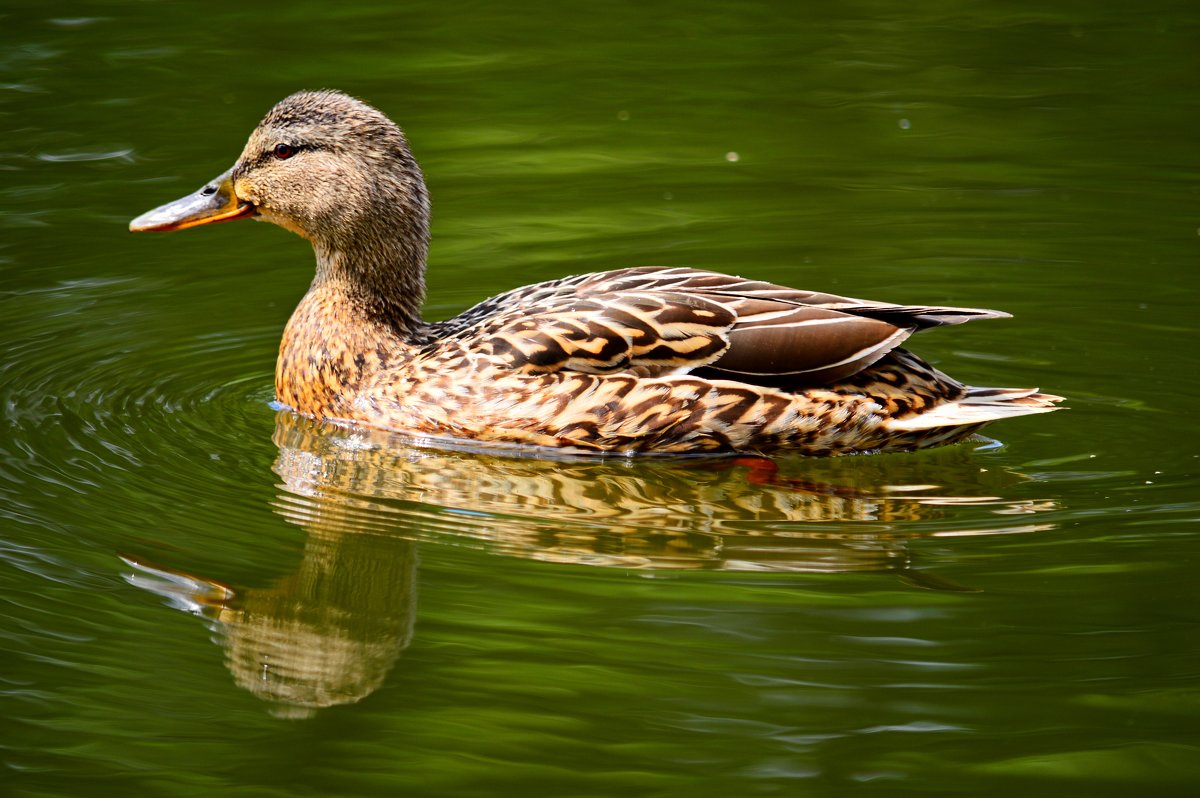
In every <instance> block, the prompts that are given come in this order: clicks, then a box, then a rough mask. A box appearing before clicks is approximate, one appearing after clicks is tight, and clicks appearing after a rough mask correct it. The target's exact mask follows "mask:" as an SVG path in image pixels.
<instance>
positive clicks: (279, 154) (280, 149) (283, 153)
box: [274, 144, 296, 161]
mask: <svg viewBox="0 0 1200 798" xmlns="http://www.w3.org/2000/svg"><path fill="white" fill-rule="evenodd" d="M274 152H275V157H276V158H278V159H279V160H281V161H283V160H286V159H288V158H291V157H292V156H293V155H295V154H296V148H295V147H293V146H292V145H291V144H276V145H275V150H274Z"/></svg>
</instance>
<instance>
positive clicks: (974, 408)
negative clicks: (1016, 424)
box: [887, 387, 1063, 431]
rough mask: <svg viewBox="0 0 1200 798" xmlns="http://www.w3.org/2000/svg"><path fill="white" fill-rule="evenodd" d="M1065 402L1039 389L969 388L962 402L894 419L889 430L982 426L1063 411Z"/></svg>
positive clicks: (955, 401)
mask: <svg viewBox="0 0 1200 798" xmlns="http://www.w3.org/2000/svg"><path fill="white" fill-rule="evenodd" d="M1061 401H1063V397H1061V396H1055V395H1054V394H1052V393H1042V392H1040V391H1039V390H1038V389H1037V388H974V387H968V388H967V392H966V394H965V395H964V396H963V397H962V398H960V399H956V400H954V401H952V402H946V403H944V404H941V405H938V406H937V407H935V408H933V409H932V410H927V411H925V412H924V413H914V414H913V415H910V416H905V417H902V418H893V419H891V420H889V421H888V422H887V426H888V428H889V429H891V430H896V431H916V430H929V429H937V428H939V427H967V426H978V425H981V424H986V423H988V422H989V421H999V420H1000V419H1004V418H1013V417H1015V416H1028V415H1033V414H1035V413H1049V412H1051V411H1053V410H1060V409H1061V408H1059V407H1056V405H1057V404H1058V403H1059V402H1061Z"/></svg>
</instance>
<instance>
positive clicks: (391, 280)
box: [131, 92, 1060, 455]
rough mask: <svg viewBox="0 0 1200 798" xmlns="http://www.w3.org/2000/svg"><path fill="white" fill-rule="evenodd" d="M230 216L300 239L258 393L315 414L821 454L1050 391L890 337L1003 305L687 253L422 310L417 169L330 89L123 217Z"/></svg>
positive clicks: (409, 427)
mask: <svg viewBox="0 0 1200 798" xmlns="http://www.w3.org/2000/svg"><path fill="white" fill-rule="evenodd" d="M206 197H211V198H212V199H211V200H205V199H204V198H206ZM205 202H208V203H209V204H208V205H206V206H204V207H203V208H202V209H201V210H199V211H197V207H198V205H203V204H204V203H205ZM249 215H256V216H258V217H260V218H263V219H265V220H267V221H271V222H274V223H276V224H279V225H281V226H283V227H285V228H287V229H289V230H292V231H294V232H296V233H298V234H300V235H302V236H304V237H305V238H307V239H308V240H309V241H311V242H312V244H313V247H314V249H315V251H316V254H317V273H316V277H315V279H314V281H313V284H312V286H311V287H310V288H309V291H308V293H307V294H306V295H305V297H304V299H303V300H302V301H301V303H300V305H299V307H298V308H297V309H296V312H295V313H294V314H293V316H292V318H291V320H290V321H289V322H288V325H287V328H286V330H285V331H284V336H283V342H282V344H281V346H280V354H279V362H278V366H277V370H276V392H277V395H278V398H279V401H280V402H282V403H284V404H286V405H288V406H290V407H292V408H293V409H294V410H296V411H297V412H299V413H303V414H306V415H311V416H315V417H319V418H332V419H343V420H347V421H352V422H356V423H363V424H368V425H372V426H377V427H385V428H390V429H394V430H399V431H403V432H406V433H410V434H415V435H418V436H428V437H433V438H466V439H472V440H478V441H484V442H489V443H500V444H531V445H537V446H548V447H560V448H561V447H566V448H570V449H575V450H580V451H595V452H663V453H670V452H760V451H769V450H774V449H781V448H787V449H793V450H797V451H800V452H803V453H806V454H814V455H826V454H844V453H849V452H859V451H875V450H883V451H894V450H909V449H916V448H920V447H925V446H933V445H938V444H942V443H949V442H952V441H956V440H960V439H962V438H964V437H967V436H969V435H970V434H972V433H973V432H974V431H976V430H977V429H979V428H980V427H981V426H982V425H984V424H986V423H988V422H990V421H994V420H997V419H1002V418H1007V417H1010V416H1018V415H1026V414H1031V413H1043V412H1047V411H1049V410H1053V409H1055V408H1054V404H1055V403H1056V402H1058V401H1060V397H1057V396H1052V395H1049V394H1042V393H1038V392H1037V391H1036V390H1035V389H1004V388H971V387H967V386H965V385H963V384H962V383H959V382H958V381H956V380H953V379H951V378H950V377H948V376H946V375H945V374H943V373H941V372H940V371H938V370H936V369H934V368H933V367H931V366H929V365H928V364H927V363H925V362H924V361H922V360H921V359H920V358H919V357H917V356H916V355H914V354H912V353H911V352H908V351H907V350H905V349H902V348H900V347H899V345H900V343H902V342H903V341H904V340H905V339H906V338H908V337H909V335H911V334H912V333H913V332H915V331H917V330H920V329H923V328H927V327H935V326H942V325H949V324H958V323H961V322H964V321H969V320H971V319H981V318H997V317H1002V316H1006V315H1007V314H1004V313H1001V312H998V311H991V310H981V309H974V308H946V307H924V306H906V305H894V304H889V303H882V302H872V301H868V300H860V299H853V298H850V297H842V296H836V295H833V294H822V293H815V292H810V291H800V290H796V289H791V288H786V287H783V286H777V285H771V284H769V283H762V282H757V281H752V280H744V279H742V278H740V277H733V276H729V275H724V274H717V273H713V272H706V271H700V270H695V269H686V268H655V267H647V268H634V269H621V270H617V271H611V272H605V273H600V274H590V275H580V276H575V277H567V278H563V279H560V280H554V281H550V282H546V283H540V284H537V285H532V286H527V287H525V288H520V289H516V290H514V291H510V292H508V293H505V294H502V295H500V296H497V297H494V298H492V299H489V300H486V301H485V302H482V303H480V304H479V305H476V306H475V307H474V308H471V309H470V310H468V311H466V312H465V313H463V314H461V315H459V316H457V317H455V318H453V319H449V320H447V321H443V322H437V323H427V322H424V321H422V320H421V316H420V309H421V304H422V302H423V300H424V290H425V289H424V270H425V257H426V252H427V250H428V236H429V233H428V231H429V202H428V197H427V194H426V191H425V185H424V181H423V178H422V176H421V172H420V169H419V167H418V166H417V163H416V161H415V160H414V159H413V157H412V154H411V152H410V151H409V148H408V144H407V142H406V141H405V138H404V135H403V133H402V132H401V131H400V128H399V127H397V126H396V125H395V124H393V123H392V122H391V120H389V119H388V118H387V117H386V116H384V115H383V114H382V113H380V112H379V111H377V110H375V109H374V108H371V107H370V106H368V105H366V104H365V103H362V102H360V101H358V100H355V99H352V98H350V97H347V96H345V95H343V94H340V93H337V92H302V93H299V94H295V95H293V96H291V97H289V98H287V99H286V100H284V101H283V102H281V103H279V104H278V105H277V106H275V108H273V109H272V110H271V111H270V113H268V114H267V116H266V117H265V118H264V119H263V121H262V123H260V125H259V126H258V128H257V129H256V130H255V131H254V133H253V134H252V135H251V137H250V140H249V142H248V143H247V145H246V148H245V150H244V151H243V153H242V156H241V158H240V159H239V160H238V162H237V163H236V164H235V166H234V167H233V168H232V169H231V170H230V171H229V172H228V173H226V175H223V176H222V177H221V178H219V179H218V181H217V182H216V183H214V184H211V185H210V186H206V187H205V188H204V189H202V190H201V192H200V193H199V194H198V195H196V196H194V197H190V198H184V199H183V200H180V201H178V202H177V203H172V204H170V205H167V206H164V207H163V208H160V209H156V210H154V211H151V212H150V213H148V214H145V215H144V216H142V217H139V219H137V220H135V221H134V223H133V224H132V225H131V227H132V228H133V229H135V230H151V229H179V228H181V227H187V226H192V225H194V224H203V223H207V222H211V221H220V220H223V219H232V218H239V217H242V216H249Z"/></svg>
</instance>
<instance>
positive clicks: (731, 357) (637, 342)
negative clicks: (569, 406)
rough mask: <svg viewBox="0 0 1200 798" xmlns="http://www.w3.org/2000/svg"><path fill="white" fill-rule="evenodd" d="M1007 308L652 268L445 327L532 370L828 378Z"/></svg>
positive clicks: (554, 286) (781, 381)
mask: <svg viewBox="0 0 1200 798" xmlns="http://www.w3.org/2000/svg"><path fill="white" fill-rule="evenodd" d="M1004 315H1007V314H1003V313H1000V312H997V311H987V310H976V309H971V308H939V307H925V306H905V305H894V304H885V303H878V302H870V301H867V300H860V299H854V298H850V297H842V296H837V295H834V294H824V293H818V292H812V291H800V290H797V289H792V288H786V287H783V286H777V285H772V284H770V283H764V282H757V281H750V280H743V279H741V278H739V277H733V276H730V275H725V274H718V273H715V272H706V271H699V270H695V269H681V268H654V267H647V268H636V269H622V270H618V271H612V272H603V273H600V274H594V275H584V276H581V277H573V278H565V279H563V280H557V281H553V282H551V283H542V284H538V285H535V286H530V287H528V288H525V289H518V290H516V291H511V292H509V293H507V294H503V295H501V296H499V297H495V298H493V299H491V300H488V301H486V302H484V303H481V304H480V305H478V306H476V307H475V308H472V309H471V310H469V311H467V312H466V313H464V314H463V315H462V316H461V317H459V318H458V319H455V320H451V321H450V322H448V323H447V331H453V332H454V333H455V335H454V337H456V338H459V339H460V340H462V342H463V343H464V344H465V345H466V346H467V347H468V348H469V349H471V350H472V351H475V352H478V353H481V354H484V355H487V356H491V357H493V358H494V359H495V360H497V361H498V362H499V364H500V365H502V366H503V367H505V368H509V369H513V370H517V371H525V372H529V373H547V372H554V371H582V372H588V373H612V372H618V371H625V370H631V369H632V370H637V371H639V372H640V373H643V374H668V373H688V372H696V373H698V374H702V375H703V376H707V377H714V378H727V379H736V380H740V381H743V382H749V383H756V384H768V385H820V384H825V383H830V382H834V381H836V380H839V379H843V378H845V377H847V376H849V375H851V374H854V373H856V372H858V371H860V370H862V369H864V368H866V367H867V366H869V365H871V364H872V363H874V362H875V361H876V360H878V359H879V358H881V357H883V356H884V355H885V354H887V353H888V352H889V351H891V350H892V349H894V348H895V347H896V346H898V345H899V344H900V342H901V341H903V340H904V339H905V338H907V337H908V336H909V335H910V334H911V333H912V332H913V331H914V330H917V329H921V328H923V327H931V326H938V325H942V324H956V323H959V322H962V321H966V320H968V319H970V318H989V317H998V316H1004ZM463 339H469V340H463Z"/></svg>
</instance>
